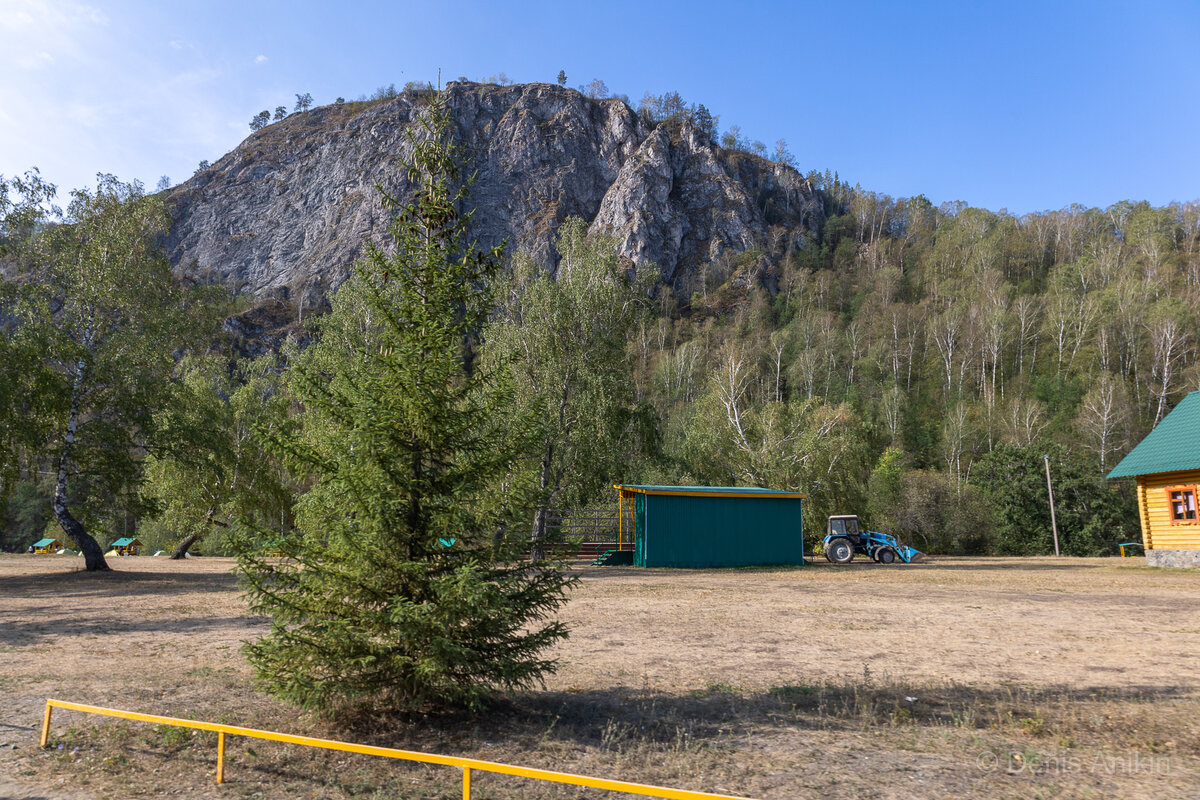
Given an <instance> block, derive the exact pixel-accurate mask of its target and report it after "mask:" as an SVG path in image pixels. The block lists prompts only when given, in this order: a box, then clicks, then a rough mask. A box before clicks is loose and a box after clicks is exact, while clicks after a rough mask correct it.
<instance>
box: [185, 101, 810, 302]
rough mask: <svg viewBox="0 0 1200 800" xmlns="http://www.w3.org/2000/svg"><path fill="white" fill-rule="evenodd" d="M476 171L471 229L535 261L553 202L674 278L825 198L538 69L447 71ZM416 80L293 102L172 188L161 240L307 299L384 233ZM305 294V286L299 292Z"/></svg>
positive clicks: (253, 287) (757, 161)
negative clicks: (486, 77)
mask: <svg viewBox="0 0 1200 800" xmlns="http://www.w3.org/2000/svg"><path fill="white" fill-rule="evenodd" d="M446 92H447V94H448V95H449V106H450V109H451V113H452V115H453V118H454V122H455V127H456V129H457V135H458V137H459V139H460V141H461V142H462V144H463V145H464V147H465V148H466V152H467V155H468V158H469V165H468V166H469V170H470V171H472V172H473V174H474V176H475V184H474V187H473V188H472V193H471V197H472V203H473V205H474V206H475V211H474V216H473V218H472V220H471V235H472V236H473V237H474V238H475V239H476V240H477V241H478V243H479V245H480V246H485V247H486V246H491V245H494V244H497V243H499V242H500V241H502V240H506V241H507V243H508V248H509V251H510V252H512V251H515V250H522V251H524V252H526V253H528V254H529V255H530V256H531V257H532V258H533V259H534V260H535V261H536V262H537V263H539V264H540V265H542V266H543V267H544V268H546V269H547V270H550V271H554V270H555V268H556V266H557V260H558V256H557V253H556V252H555V249H554V238H555V235H556V231H557V228H558V226H559V224H560V223H561V222H562V221H563V220H564V219H566V218H567V217H568V216H578V217H582V218H583V219H584V220H585V221H587V222H588V223H589V224H590V226H591V230H593V231H597V232H604V233H611V234H613V235H614V236H615V237H616V239H617V241H618V243H619V247H620V250H621V254H622V256H624V257H625V258H627V259H628V260H629V261H630V262H631V263H632V264H634V265H638V266H640V265H645V264H647V263H648V262H651V261H652V262H654V263H655V264H656V265H657V267H658V269H659V271H660V273H661V277H662V280H663V281H664V282H666V283H669V284H672V285H675V286H676V287H679V286H681V284H683V283H686V281H687V280H688V279H689V277H690V276H692V275H694V274H695V272H696V270H698V269H700V268H702V267H703V266H704V265H705V264H706V263H708V262H711V261H714V260H716V259H718V258H720V257H721V256H722V255H723V254H725V253H727V252H733V253H741V252H744V251H746V250H749V249H752V248H757V249H761V250H765V251H772V250H786V249H788V248H792V247H796V246H802V243H803V241H804V238H805V234H806V233H807V232H809V231H811V230H812V229H813V228H814V227H815V226H817V225H819V224H820V223H821V221H822V218H823V217H822V205H821V202H820V200H819V198H817V197H816V196H815V195H814V193H813V191H812V189H811V187H809V186H808V183H807V182H806V181H805V180H804V178H803V177H802V176H801V175H800V174H799V173H797V172H796V170H794V169H792V168H791V167H788V166H784V165H780V164H775V163H772V162H770V161H766V160H765V159H761V158H757V157H755V156H751V155H748V154H746V153H741V152H737V151H728V150H724V149H722V148H720V147H717V146H715V145H713V144H712V143H711V142H710V141H708V140H707V139H706V138H705V137H703V136H702V135H700V133H699V132H698V131H696V130H695V129H694V128H693V127H692V126H691V125H690V124H688V123H687V122H683V123H677V124H674V125H669V126H668V125H660V126H658V127H656V128H653V129H651V128H650V127H648V126H647V125H646V124H645V123H644V122H643V121H642V120H641V119H639V117H638V115H637V114H636V113H634V112H633V110H632V109H630V108H629V106H627V105H626V104H625V103H624V102H622V101H621V100H615V99H608V100H592V99H589V98H586V97H584V96H583V95H581V94H580V93H579V92H576V91H574V90H571V89H565V88H562V87H559V86H553V85H549V84H525V85H518V86H505V87H501V86H491V85H481V84H472V83H451V84H450V85H449V86H448V87H447V89H446ZM426 104H427V96H424V95H423V94H422V93H409V92H406V93H403V94H401V95H399V96H397V97H395V98H393V99H391V100H386V101H382V102H375V103H346V104H338V105H331V106H323V107H320V108H317V109H314V110H311V111H307V112H304V113H300V114H294V115H292V116H290V117H288V118H287V119H285V120H283V121H281V122H277V123H275V124H273V125H269V126H267V127H266V128H264V129H262V130H261V131H258V132H257V133H255V134H253V135H251V136H250V137H249V138H248V139H246V140H245V141H244V142H243V143H242V144H241V145H239V146H238V147H237V148H236V149H235V150H233V151H232V152H231V153H229V154H227V155H226V156H224V157H223V158H222V159H220V160H219V161H218V162H217V163H216V164H214V165H213V166H212V167H210V168H209V169H207V170H205V171H203V172H200V173H198V174H197V175H195V176H194V177H193V178H192V179H191V180H189V181H187V182H186V183H184V184H182V185H181V186H178V187H176V188H175V189H174V190H172V192H171V193H170V195H169V197H168V202H169V204H170V206H171V209H172V213H173V215H174V218H175V224H174V225H173V227H172V229H171V232H170V234H169V236H168V239H167V241H166V248H167V252H168V255H169V257H170V259H171V262H172V264H173V265H175V267H176V268H177V270H179V271H181V272H188V273H193V274H194V275H195V274H196V273H199V274H200V275H202V276H204V277H205V278H206V279H209V280H215V281H220V282H221V283H224V284H225V285H228V286H229V287H231V288H232V289H234V290H236V291H239V292H245V293H249V294H253V295H255V296H258V297H262V296H267V295H276V296H278V295H281V294H283V295H289V296H290V297H291V298H292V300H294V301H295V300H299V301H300V302H301V303H302V304H303V303H306V302H307V300H306V299H305V298H307V297H312V298H318V299H319V297H320V296H322V295H323V294H325V293H326V292H328V291H330V290H332V289H333V288H335V287H336V286H337V285H338V284H340V283H341V281H342V280H344V278H345V275H346V274H347V273H348V270H349V268H350V266H351V264H352V263H353V262H354V259H355V258H357V257H358V255H359V254H360V251H361V247H362V245H363V243H364V242H366V241H373V242H375V243H377V244H379V245H381V246H386V238H387V224H388V219H389V216H388V211H387V209H386V208H385V207H384V205H383V204H382V203H381V196H380V193H379V190H378V188H377V187H382V188H384V189H385V190H386V191H388V192H389V193H391V194H392V195H393V196H396V197H397V198H400V199H404V198H405V197H406V196H407V194H408V193H409V192H410V191H411V187H410V186H409V185H408V182H407V179H406V176H405V170H404V163H405V162H406V160H407V158H408V156H409V155H410V154H411V149H412V147H411V144H410V142H409V135H410V133H409V132H410V131H411V130H412V127H413V124H414V122H415V121H416V120H417V115H419V114H420V113H421V110H422V109H423V108H424V107H425V105H426ZM314 302H315V301H314Z"/></svg>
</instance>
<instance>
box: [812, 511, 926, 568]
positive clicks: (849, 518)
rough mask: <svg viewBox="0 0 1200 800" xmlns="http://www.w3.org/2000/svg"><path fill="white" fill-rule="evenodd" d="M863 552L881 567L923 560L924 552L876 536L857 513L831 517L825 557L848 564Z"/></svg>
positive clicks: (891, 539) (836, 562) (827, 529)
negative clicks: (857, 554) (859, 518)
mask: <svg viewBox="0 0 1200 800" xmlns="http://www.w3.org/2000/svg"><path fill="white" fill-rule="evenodd" d="M855 553H861V554H863V555H864V556H868V557H869V558H870V559H871V560H872V561H876V562H878V563H880V564H894V563H895V562H896V561H903V562H904V563H905V564H911V563H912V562H913V561H919V560H920V559H921V558H923V557H924V555H925V554H924V553H922V552H921V551H920V550H917V549H915V548H912V547H905V546H904V545H902V544H900V542H899V541H897V540H896V537H895V536H889V535H887V534H886V533H877V532H875V531H869V530H866V529H865V528H863V527H862V526H861V525H860V524H859V523H858V516H857V515H855V514H841V515H838V516H834V517H830V518H829V523H828V525H826V527H825V558H827V559H829V560H830V561H832V562H833V563H834V564H849V563H850V562H851V561H853V560H854V554H855Z"/></svg>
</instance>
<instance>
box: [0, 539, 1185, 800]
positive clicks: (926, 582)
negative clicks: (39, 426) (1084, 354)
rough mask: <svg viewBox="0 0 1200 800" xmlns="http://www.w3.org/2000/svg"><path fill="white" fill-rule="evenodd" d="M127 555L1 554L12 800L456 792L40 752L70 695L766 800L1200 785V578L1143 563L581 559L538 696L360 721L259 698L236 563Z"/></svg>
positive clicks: (1, 657) (69, 743)
mask: <svg viewBox="0 0 1200 800" xmlns="http://www.w3.org/2000/svg"><path fill="white" fill-rule="evenodd" d="M113 561H114V566H115V567H116V568H117V570H118V573H117V574H115V575H109V576H95V575H88V574H85V573H81V572H75V571H73V570H74V569H77V567H76V562H75V561H73V560H68V559H65V558H61V557H32V556H3V557H0V691H2V692H3V695H4V696H5V698H6V700H7V702H6V703H4V704H3V707H2V708H0V744H2V745H3V746H2V747H0V796H4V797H8V796H13V797H22V796H24V797H30V798H32V797H50V798H60V797H61V798H66V797H72V798H74V797H82V798H91V797H96V798H99V797H153V796H159V795H162V794H168V793H170V794H176V795H183V796H189V797H190V796H195V797H263V798H292V797H327V798H331V799H332V798H349V797H368V798H406V797H412V798H417V797H421V798H426V797H457V796H458V792H459V789H458V783H457V776H456V774H455V773H454V771H452V770H445V769H442V768H429V767H417V766H406V765H399V764H395V763H389V762H384V761H380V760H373V759H370V758H368V757H364V756H347V755H345V754H332V753H321V752H314V751H305V750H302V749H299V748H294V747H289V746H283V745H279V746H275V745H272V744H269V743H262V742H249V743H248V742H244V741H243V742H236V741H235V742H234V743H232V744H231V750H230V761H229V766H228V780H229V783H227V784H226V785H225V786H223V787H216V786H213V785H211V783H210V782H211V779H212V768H213V759H214V754H215V747H214V745H213V743H212V742H211V741H209V739H210V737H208V736H207V735H203V734H201V735H199V736H191V735H189V734H186V733H180V732H179V731H178V730H175V729H158V728H156V727H154V726H147V725H143V724H139V723H112V722H110V721H109V720H106V719H102V718H86V717H83V716H82V715H77V714H71V713H67V712H60V714H59V715H57V716H56V722H55V726H54V730H55V737H56V739H55V744H56V745H57V744H62V745H63V749H61V750H59V749H57V748H55V749H53V750H51V751H41V750H38V749H37V747H36V744H37V731H36V729H37V727H38V725H39V724H40V719H41V712H42V705H43V703H44V700H45V698H46V697H50V696H58V697H62V698H64V699H69V700H76V701H79V702H85V703H94V704H98V705H110V706H115V707H119V708H129V709H133V710H140V711H147V712H152V713H162V714H168V715H174V716H185V717H186V716H191V717H195V718H198V719H211V720H219V721H227V722H234V723H238V724H245V725H250V726H253V727H263V728H273V729H277V730H287V731H294V732H303V733H309V734H314V735H318V736H332V737H336V738H346V739H351V740H355V741H364V742H371V743H378V744H387V745H391V746H398V747H406V748H412V749H424V750H430V751H434V752H448V753H454V754H458V755H466V756H472V757H477V758H484V759H489V760H495V761H508V762H513V763H519V764H526V765H530V766H544V767H549V768H553V769H561V770H567V771H577V772H583V773H586V774H595V775H607V776H613V777H621V778H625V779H629V780H638V781H645V782H650V783H661V784H667V785H676V786H680V787H685V788H696V789H704V790H709V791H719V792H726V793H730V794H737V795H745V796H748V797H759V798H803V797H820V798H822V800H826V799H828V798H842V797H845V798H851V797H881V798H891V797H895V798H925V797H987V798H994V797H1014V798H1016V797H1021V798H1024V797H1037V796H1046V797H1080V798H1083V797H1098V796H1103V797H1125V798H1154V800H1163V799H1164V798H1184V797H1200V770H1198V769H1197V758H1198V756H1200V713H1198V712H1200V688H1198V686H1197V680H1196V675H1197V674H1198V673H1200V669H1198V668H1200V613H1198V612H1200V592H1198V590H1200V572H1187V571H1179V570H1152V569H1147V568H1144V567H1140V566H1137V565H1139V564H1140V563H1141V559H1127V560H1116V559H1094V560H1080V559H1063V560H1054V559H949V558H940V559H935V560H932V561H930V562H926V563H924V564H917V565H909V566H892V567H882V566H878V565H874V564H866V563H863V564H855V565H852V566H850V567H832V566H829V565H826V564H823V563H821V564H817V565H815V566H814V567H812V568H803V569H795V570H698V571H667V570H649V571H647V570H637V569H621V568H587V567H585V568H581V569H579V574H580V576H581V580H580V583H579V585H578V587H577V589H576V590H575V592H574V596H573V598H572V601H571V602H570V603H569V604H568V606H567V607H566V608H565V610H564V612H563V617H564V618H565V619H566V621H567V622H568V623H570V625H571V626H572V630H573V633H572V636H571V639H570V640H569V641H567V642H566V643H564V644H563V645H562V646H561V647H560V648H559V650H558V653H557V655H558V657H559V658H560V660H561V664H562V666H561V669H560V670H559V672H558V673H557V674H556V675H554V676H552V677H551V678H550V679H549V681H548V683H547V686H546V689H545V690H544V691H537V692H529V693H522V694H519V695H516V696H513V697H510V698H506V699H505V700H504V701H503V702H502V703H500V704H499V705H498V706H497V708H496V709H495V710H494V711H493V712H492V713H490V714H488V715H485V716H483V717H480V718H469V717H463V716H456V715H446V716H440V717H429V718H416V719H411V718H410V719H394V720H375V721H372V722H371V723H364V724H360V725H359V726H358V727H356V728H351V729H343V728H337V727H334V726H332V725H331V724H329V723H324V722H320V721H316V720H312V719H307V718H303V717H301V716H299V715H297V714H296V713H295V712H294V711H293V710H292V709H289V708H287V707H285V706H283V705H281V704H279V703H277V702H275V701H274V700H271V699H269V698H266V697H264V696H262V695H261V694H260V693H258V692H257V691H256V690H255V688H254V686H253V683H252V680H251V676H250V673H249V670H248V669H247V667H246V665H245V663H244V661H243V660H242V658H241V654H240V651H239V645H240V642H241V641H242V640H244V639H246V638H249V637H253V636H255V635H257V634H258V632H260V631H261V630H262V629H263V625H262V622H261V621H259V620H256V619H254V618H252V617H250V616H249V615H248V614H247V612H246V610H245V607H244V605H243V603H242V601H241V599H240V597H239V595H238V592H237V586H236V582H235V580H234V579H233V577H232V575H231V574H230V568H231V562H230V561H228V560H224V559H193V560H189V561H186V562H182V563H180V562H169V561H166V560H163V559H152V558H129V559H114V560H113ZM14 745H15V748H16V749H13V747H14ZM76 747H78V748H79V749H78V750H75V749H74V748H76ZM475 790H476V791H475V796H476V797H478V798H499V797H538V798H540V797H545V798H566V797H571V798H577V797H588V798H590V797H596V798H600V797H605V796H608V797H613V796H614V795H611V794H607V795H606V793H603V792H599V791H591V790H579V789H574V788H567V787H554V786H549V785H536V784H531V783H529V782H525V781H520V780H517V779H507V778H503V777H499V776H479V777H477V781H476V784H475Z"/></svg>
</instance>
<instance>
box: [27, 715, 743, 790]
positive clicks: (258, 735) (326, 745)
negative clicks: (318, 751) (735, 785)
mask: <svg viewBox="0 0 1200 800" xmlns="http://www.w3.org/2000/svg"><path fill="white" fill-rule="evenodd" d="M55 708H62V709H67V710H70V711H82V712H83V713H85V714H102V715H104V716H107V717H120V718H121V719H132V720H138V721H140V722H153V723H157V724H159V725H173V726H175V727H178V728H194V729H196V730H201V731H214V732H216V734H217V783H224V782H225V736H226V734H228V735H230V736H247V737H250V738H253V739H269V740H271V741H275V742H287V743H289V744H299V745H304V746H306V747H319V748H322V749H324V750H342V751H345V752H347V753H362V754H363V755H368V756H382V757H383V758H398V759H402V760H404V761H420V762H422V763H425V764H442V765H444V766H447V767H459V768H460V769H462V787H463V789H462V791H463V794H462V796H463V800H471V770H473V769H474V770H480V771H481V772H496V773H499V774H502V775H516V776H518V777H522V778H532V779H534V780H539V781H550V782H553V783H566V784H570V785H572V786H587V787H590V788H593V789H608V790H610V791H614V792H627V793H628V794H639V795H642V796H644V797H661V798H668V799H669V800H745V799H744V798H739V797H733V796H732V795H725V794H710V793H708V792H693V791H689V790H687V789H669V788H666V787H663V786H649V785H646V784H644V783H629V782H628V781H614V780H609V779H608V778H589V777H587V776H586V775H572V774H571V773H568V772H554V771H552V770H547V769H534V768H531V767H518V766H514V765H512V764H500V763H498V762H495V761H480V760H479V759H475V758H458V757H456V756H440V755H436V754H434V753H421V752H417V751H415V750H397V749H395V748H392V747H374V746H372V745H366V744H352V743H350V742H339V741H336V740H333V739H317V738H314V737H312V736H295V735H293V734H290V733H276V732H275V731H260V730H255V729H253V728H242V727H240V726H237V725H222V724H220V723H216V722H199V721H197V720H190V719H177V718H175V717H160V716H158V715H156V714H140V713H138V712H136V711H119V710H117V709H115V708H102V707H100V706H88V705H83V704H82V703H69V702H67V701H65V700H47V701H46V716H45V718H44V719H43V721H42V741H41V746H42V747H47V746H48V745H49V743H50V714H51V712H52V710H53V709H55Z"/></svg>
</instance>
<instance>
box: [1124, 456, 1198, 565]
mask: <svg viewBox="0 0 1200 800" xmlns="http://www.w3.org/2000/svg"><path fill="white" fill-rule="evenodd" d="M1137 482H1138V511H1139V512H1140V516H1141V519H1142V544H1144V545H1145V546H1146V549H1147V550H1151V549H1154V550H1200V520H1197V522H1191V523H1181V524H1176V525H1172V524H1171V506H1170V501H1169V500H1168V498H1167V487H1168V486H1180V485H1196V486H1200V470H1185V471H1181V472H1160V473H1158V474H1155V475H1141V476H1139V477H1138V479H1137Z"/></svg>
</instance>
